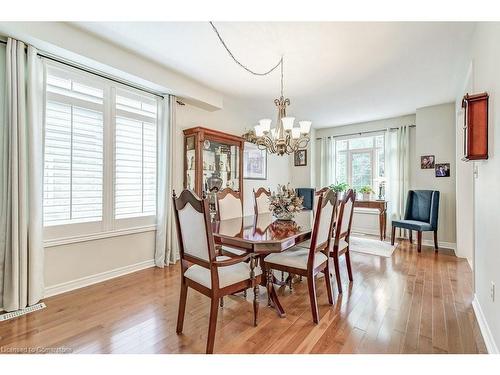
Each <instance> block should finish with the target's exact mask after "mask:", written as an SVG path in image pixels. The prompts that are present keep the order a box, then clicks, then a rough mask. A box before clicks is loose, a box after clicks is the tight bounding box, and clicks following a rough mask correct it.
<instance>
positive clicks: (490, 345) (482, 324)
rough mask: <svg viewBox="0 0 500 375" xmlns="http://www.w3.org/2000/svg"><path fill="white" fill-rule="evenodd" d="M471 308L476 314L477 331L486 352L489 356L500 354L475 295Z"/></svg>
mask: <svg viewBox="0 0 500 375" xmlns="http://www.w3.org/2000/svg"><path fill="white" fill-rule="evenodd" d="M472 308H473V309H474V313H475V314H476V319H477V323H478V324H479V329H480V330H481V334H482V335H483V339H484V344H485V345H486V350H488V353H489V354H500V352H499V351H498V347H497V344H496V343H495V339H494V338H493V335H492V334H491V331H490V327H489V326H488V322H487V321H486V318H485V317H484V314H483V310H482V309H481V305H480V304H479V301H478V299H477V296H476V295H475V294H474V299H473V300H472Z"/></svg>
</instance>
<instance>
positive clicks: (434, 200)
mask: <svg viewBox="0 0 500 375" xmlns="http://www.w3.org/2000/svg"><path fill="white" fill-rule="evenodd" d="M438 212H439V191H436V190H410V191H408V197H407V200H406V210H405V220H415V221H422V222H424V223H429V224H430V225H431V227H432V230H437V225H438Z"/></svg>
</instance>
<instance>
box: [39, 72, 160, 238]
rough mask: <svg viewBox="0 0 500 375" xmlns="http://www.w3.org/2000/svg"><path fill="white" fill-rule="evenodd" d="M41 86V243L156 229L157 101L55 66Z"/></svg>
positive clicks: (152, 97)
mask: <svg viewBox="0 0 500 375" xmlns="http://www.w3.org/2000/svg"><path fill="white" fill-rule="evenodd" d="M45 88H46V107H45V136H44V188H43V195H44V196H43V198H44V199H43V221H44V227H45V234H46V237H47V238H48V239H55V238H59V237H69V236H76V235H86V234H94V233H101V232H112V231H114V230H116V229H127V228H135V227H141V226H145V225H146V226H147V225H151V224H154V222H155V216H156V140H157V136H156V132H157V121H158V101H157V98H156V97H154V96H152V95H149V94H146V93H143V92H140V91H138V90H134V89H130V88H125V87H124V86H122V85H119V84H114V83H111V82H110V81H108V80H105V79H101V78H97V77H95V76H93V75H91V74H84V73H81V72H77V71H76V70H73V69H68V68H62V67H60V66H59V65H56V64H54V65H53V64H50V65H47V74H46V85H45Z"/></svg>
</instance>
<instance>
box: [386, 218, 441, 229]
mask: <svg viewBox="0 0 500 375" xmlns="http://www.w3.org/2000/svg"><path fill="white" fill-rule="evenodd" d="M392 226H393V227H398V228H403V229H410V230H417V231H421V232H422V231H429V230H433V229H432V226H431V225H430V224H429V223H426V222H424V221H417V220H393V221H392Z"/></svg>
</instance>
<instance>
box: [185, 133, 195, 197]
mask: <svg viewBox="0 0 500 375" xmlns="http://www.w3.org/2000/svg"><path fill="white" fill-rule="evenodd" d="M185 152H186V163H187V165H186V181H185V183H186V189H191V190H196V188H195V183H196V147H195V136H194V135H192V136H189V137H186V151H185Z"/></svg>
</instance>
